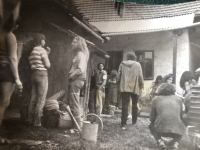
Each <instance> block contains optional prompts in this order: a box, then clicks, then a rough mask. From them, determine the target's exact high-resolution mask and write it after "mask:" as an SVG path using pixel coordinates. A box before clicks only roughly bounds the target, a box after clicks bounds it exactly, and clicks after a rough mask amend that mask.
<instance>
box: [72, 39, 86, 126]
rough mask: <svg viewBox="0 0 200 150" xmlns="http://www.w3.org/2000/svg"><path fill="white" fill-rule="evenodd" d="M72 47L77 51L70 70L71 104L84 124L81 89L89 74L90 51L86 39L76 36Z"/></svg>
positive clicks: (75, 115) (77, 117)
mask: <svg viewBox="0 0 200 150" xmlns="http://www.w3.org/2000/svg"><path fill="white" fill-rule="evenodd" d="M72 49H73V50H74V52H75V57H74V59H73V64H72V67H71V69H70V71H69V106H70V109H71V111H72V113H73V115H74V118H75V119H76V121H77V123H78V124H79V126H80V127H81V126H82V108H81V102H80V94H81V90H82V89H83V88H84V84H85V81H86V74H87V64H88V59H89V51H88V48H87V44H86V42H85V40H84V39H83V38H82V37H80V36H76V37H74V39H73V41H72Z"/></svg>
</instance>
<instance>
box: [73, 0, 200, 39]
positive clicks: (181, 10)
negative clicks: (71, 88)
mask: <svg viewBox="0 0 200 150" xmlns="http://www.w3.org/2000/svg"><path fill="white" fill-rule="evenodd" d="M73 2H74V5H75V6H76V8H77V10H78V12H79V13H80V14H81V15H82V16H83V18H84V19H85V20H87V21H88V22H89V24H90V25H91V26H92V28H93V29H95V28H96V29H97V30H98V31H100V32H101V34H103V36H107V35H109V34H110V35H111V34H122V33H124V34H129V33H141V32H149V31H160V30H169V29H178V28H183V27H187V26H191V25H193V19H194V14H198V13H200V1H193V2H187V3H179V4H171V5H144V4H143V5H142V4H135V3H131V2H130V3H125V6H124V7H125V10H124V15H123V17H120V16H119V15H118V10H117V9H115V3H114V2H111V1H105V0H73Z"/></svg>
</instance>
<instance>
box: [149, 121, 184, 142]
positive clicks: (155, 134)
mask: <svg viewBox="0 0 200 150" xmlns="http://www.w3.org/2000/svg"><path fill="white" fill-rule="evenodd" d="M149 130H150V131H151V134H152V135H153V137H154V138H155V140H156V141H158V140H159V139H161V137H170V138H173V142H178V143H179V142H180V140H181V138H182V135H179V134H175V133H161V132H158V131H156V129H155V126H154V124H152V123H151V124H150V125H149Z"/></svg>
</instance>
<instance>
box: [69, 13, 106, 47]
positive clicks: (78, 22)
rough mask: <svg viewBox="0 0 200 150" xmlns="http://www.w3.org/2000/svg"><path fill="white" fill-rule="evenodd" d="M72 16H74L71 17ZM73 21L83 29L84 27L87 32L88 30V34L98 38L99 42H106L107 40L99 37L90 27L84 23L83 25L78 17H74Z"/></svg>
mask: <svg viewBox="0 0 200 150" xmlns="http://www.w3.org/2000/svg"><path fill="white" fill-rule="evenodd" d="M71 16H72V15H71ZM72 18H73V20H74V21H75V22H76V23H77V24H78V25H80V26H81V27H83V28H84V29H85V30H87V31H88V32H90V33H91V34H92V35H94V36H95V37H96V38H98V39H99V40H101V42H102V43H104V42H105V40H104V39H103V38H102V37H101V36H100V35H98V34H97V33H95V32H94V31H93V30H91V29H90V28H89V27H88V26H86V25H85V24H84V23H82V22H81V21H80V20H78V19H77V18H76V17H74V16H72Z"/></svg>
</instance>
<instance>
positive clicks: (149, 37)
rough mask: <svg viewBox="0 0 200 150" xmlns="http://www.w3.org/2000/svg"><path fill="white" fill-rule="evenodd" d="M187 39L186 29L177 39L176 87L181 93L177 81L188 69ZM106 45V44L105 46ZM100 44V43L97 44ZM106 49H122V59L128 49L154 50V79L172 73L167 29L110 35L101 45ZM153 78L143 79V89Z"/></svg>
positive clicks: (169, 39) (170, 35)
mask: <svg viewBox="0 0 200 150" xmlns="http://www.w3.org/2000/svg"><path fill="white" fill-rule="evenodd" d="M188 41H189V39H188V31H187V30H184V31H183V34H182V35H181V36H179V37H178V40H177V75H176V87H177V91H178V92H179V93H182V90H181V88H180V87H179V81H180V77H181V75H182V73H183V72H184V71H188V70H189V42H188ZM106 45H107V46H106ZM98 46H100V45H98ZM102 47H103V48H104V49H105V50H106V51H124V52H123V59H124V60H125V58H126V57H125V56H126V54H127V53H128V52H129V51H135V50H154V80H155V79H156V77H157V76H158V75H162V76H165V75H167V74H169V73H173V33H172V32H169V31H163V32H156V33H143V34H136V35H126V36H118V37H111V41H109V42H108V43H107V44H105V45H104V46H102ZM152 82H153V80H145V90H146V91H147V92H148V88H149V86H150V85H151V83H152Z"/></svg>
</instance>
